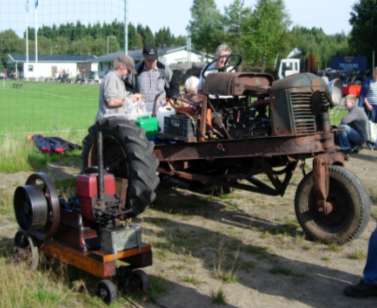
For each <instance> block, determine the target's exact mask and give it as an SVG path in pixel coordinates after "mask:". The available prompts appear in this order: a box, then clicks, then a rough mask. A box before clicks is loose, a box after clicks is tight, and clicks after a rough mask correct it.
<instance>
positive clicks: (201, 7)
mask: <svg viewBox="0 0 377 308" xmlns="http://www.w3.org/2000/svg"><path fill="white" fill-rule="evenodd" d="M187 29H188V30H189V32H190V34H191V39H192V43H193V45H194V47H195V48H196V49H198V50H202V51H205V52H206V53H208V54H209V53H213V51H214V50H215V49H216V46H217V45H219V43H221V42H222V40H223V38H224V29H223V24H222V15H221V13H220V11H219V10H218V9H217V7H216V4H215V1H214V0H194V3H193V5H192V7H191V20H190V23H189V25H188V27H187Z"/></svg>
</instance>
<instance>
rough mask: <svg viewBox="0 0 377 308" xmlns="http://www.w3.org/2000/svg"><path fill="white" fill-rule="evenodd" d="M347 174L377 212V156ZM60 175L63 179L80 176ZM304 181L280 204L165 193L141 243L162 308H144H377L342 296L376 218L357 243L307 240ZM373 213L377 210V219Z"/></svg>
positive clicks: (147, 216)
mask: <svg viewBox="0 0 377 308" xmlns="http://www.w3.org/2000/svg"><path fill="white" fill-rule="evenodd" d="M347 168H349V169H350V170H351V171H353V172H354V173H355V174H357V175H358V176H359V177H360V178H361V180H362V181H363V183H364V184H365V185H366V187H367V189H368V191H369V192H370V194H371V196H372V200H373V203H374V207H375V206H376V203H377V186H376V184H375V183H376V181H377V152H370V151H362V152H361V153H359V154H358V155H354V156H353V157H351V159H350V161H349V162H348V163H347ZM55 169H57V170H58V172H62V174H63V175H64V174H70V173H76V172H77V170H66V169H64V168H62V167H60V166H59V167H57V168H55ZM27 174H28V173H19V174H15V175H3V174H1V175H0V179H1V180H0V189H2V190H3V189H10V188H12V187H15V186H16V185H19V184H22V183H23V182H24V180H25V178H26V176H27ZM53 174H55V173H54V172H53ZM58 174H59V177H60V176H61V174H60V173H58ZM300 178H301V175H300V174H297V175H295V177H294V178H293V181H292V183H291V185H290V186H289V188H288V191H287V194H286V195H285V196H284V197H283V198H280V197H268V196H263V195H257V194H252V193H248V192H243V191H235V192H234V193H232V194H231V195H229V196H228V197H227V198H209V197H206V196H202V195H198V194H193V193H190V192H188V191H183V190H177V191H170V192H164V193H162V194H160V196H159V198H158V201H157V202H156V204H154V205H153V207H152V208H151V209H149V210H147V211H146V212H145V213H144V214H143V215H142V217H141V221H142V222H143V227H144V238H145V239H146V240H147V241H149V242H151V243H152V244H153V252H154V265H153V266H152V267H150V268H148V269H146V271H147V272H148V273H149V274H150V277H151V281H152V289H153V290H152V294H153V297H154V298H155V299H156V301H157V303H158V305H156V304H152V303H150V302H149V303H143V304H142V305H145V306H146V307H158V306H159V307H216V305H215V302H217V303H225V304H226V306H228V307H245V308H246V307H258V308H259V307H269V308H270V307H294V308H298V307H318V308H325V307H326V308H327V307H335V308H336V307H377V299H369V300H352V299H348V298H346V297H344V296H343V295H342V290H343V288H344V287H345V286H346V285H348V284H350V283H355V282H357V281H358V279H359V276H360V274H361V272H362V269H363V266H364V263H365V255H366V249H367V240H368V237H369V234H370V232H371V231H372V230H373V229H374V227H375V220H374V218H372V219H371V221H370V223H369V225H368V228H367V230H366V231H365V232H364V233H363V235H362V236H361V237H360V238H359V239H357V240H355V241H353V242H351V243H350V244H347V245H345V246H342V247H339V246H336V245H323V244H319V243H313V242H309V241H307V240H306V239H305V238H304V235H303V233H302V231H301V229H300V227H299V226H298V224H297V222H296V218H295V215H294V209H293V197H294V193H295V189H296V187H297V184H298V182H299V180H300ZM0 213H1V212H0ZM375 213H377V211H376V209H375V208H373V215H374V217H376V214H375ZM8 222H9V221H8ZM4 223H5V222H4V221H3V223H2V222H1V215H0V224H1V226H3V228H0V233H1V234H3V235H4V234H11V233H12V234H13V230H10V229H12V227H11V226H9V225H5V224H4ZM78 296H80V295H78Z"/></svg>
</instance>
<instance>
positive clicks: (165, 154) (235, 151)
mask: <svg viewBox="0 0 377 308" xmlns="http://www.w3.org/2000/svg"><path fill="white" fill-rule="evenodd" d="M324 141H326V142H324ZM324 152H336V149H335V144H334V141H333V135H332V134H331V136H330V138H329V137H328V136H325V135H324V134H323V133H317V134H313V135H305V136H282V137H258V138H251V139H242V140H219V141H217V140H215V141H206V142H198V143H189V144H188V143H182V144H179V143H177V144H174V145H171V144H167V145H157V146H156V147H155V150H154V154H155V156H156V157H157V158H158V159H159V160H160V162H175V161H187V160H214V159H234V158H251V157H273V156H281V155H290V156H306V157H313V156H315V155H316V154H321V153H324Z"/></svg>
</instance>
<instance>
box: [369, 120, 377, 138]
mask: <svg viewBox="0 0 377 308" xmlns="http://www.w3.org/2000/svg"><path fill="white" fill-rule="evenodd" d="M368 141H369V142H371V143H376V142H377V123H374V122H372V121H368Z"/></svg>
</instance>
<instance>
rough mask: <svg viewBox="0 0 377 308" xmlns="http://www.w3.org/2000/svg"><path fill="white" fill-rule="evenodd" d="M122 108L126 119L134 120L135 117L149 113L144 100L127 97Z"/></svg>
mask: <svg viewBox="0 0 377 308" xmlns="http://www.w3.org/2000/svg"><path fill="white" fill-rule="evenodd" d="M124 110H125V115H126V119H127V120H131V121H136V119H137V118H140V117H143V116H147V115H149V113H148V112H147V108H146V106H145V102H144V101H137V102H134V101H132V100H131V99H128V100H127V101H126V103H125V104H124Z"/></svg>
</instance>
